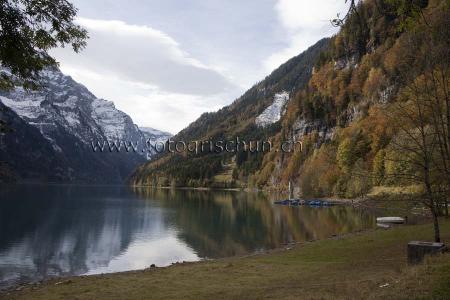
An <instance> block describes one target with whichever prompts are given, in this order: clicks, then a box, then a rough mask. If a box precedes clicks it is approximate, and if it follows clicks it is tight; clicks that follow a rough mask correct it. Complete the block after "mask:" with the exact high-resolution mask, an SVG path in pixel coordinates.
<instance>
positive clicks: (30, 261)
mask: <svg viewBox="0 0 450 300" xmlns="http://www.w3.org/2000/svg"><path fill="white" fill-rule="evenodd" d="M272 200H274V199H270V197H268V196H267V195H265V194H261V193H244V192H231V191H230V192H226V191H191V190H154V189H145V188H138V189H132V188H129V187H111V186H108V187H106V186H105V187H86V186H57V185H54V186H39V185H17V186H0V288H1V287H6V286H9V285H11V284H15V283H20V282H27V281H35V280H40V279H44V278H48V277H51V276H60V275H83V274H98V273H108V272H118V271H127V270H134V269H142V268H146V267H149V266H150V265H151V264H156V265H157V266H167V265H170V264H171V263H174V262H181V261H196V260H200V259H206V258H218V257H225V256H232V255H239V254H247V253H254V252H258V251H264V250H266V249H272V248H276V247H280V246H283V245H284V244H286V243H288V242H291V241H307V240H312V239H322V238H327V237H330V236H331V235H333V234H337V233H347V232H352V231H356V230H361V229H365V228H369V227H374V226H375V221H374V217H373V216H372V215H370V214H368V213H367V212H364V211H361V210H356V209H353V208H351V207H347V206H334V207H328V208H313V207H285V206H275V205H273V204H272Z"/></svg>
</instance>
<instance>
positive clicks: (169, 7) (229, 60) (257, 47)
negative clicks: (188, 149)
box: [51, 0, 346, 133]
mask: <svg viewBox="0 0 450 300" xmlns="http://www.w3.org/2000/svg"><path fill="white" fill-rule="evenodd" d="M72 2H73V3H74V5H75V6H76V7H77V8H78V9H79V11H78V15H77V19H76V22H77V23H78V24H80V25H81V26H83V27H84V28H86V29H87V30H88V32H89V36H90V38H89V40H88V44H87V47H86V48H85V49H84V50H83V51H82V52H80V53H78V54H76V53H74V52H73V51H71V49H70V48H58V49H55V50H52V52H51V54H52V55H54V56H55V57H56V59H57V60H58V61H59V62H60V67H61V70H62V71H63V72H64V73H65V74H67V75H70V76H72V78H74V79H75V80H76V81H78V82H80V83H82V84H83V85H85V86H86V87H87V88H88V89H89V90H90V91H91V92H93V93H94V94H95V95H96V96H97V97H99V98H103V99H106V100H110V101H113V102H114V104H115V106H116V108H118V109H120V110H122V111H124V112H125V113H127V114H129V115H130V116H131V118H132V119H133V121H134V122H135V123H136V124H138V125H139V126H145V127H153V128H156V129H160V130H164V131H168V132H171V133H177V132H178V131H180V130H181V129H183V128H185V127H186V126H188V125H189V123H191V122H193V121H194V120H195V119H197V118H198V117H199V116H200V115H201V114H202V113H204V112H211V111H216V110H218V109H219V108H221V107H223V106H225V105H228V104H230V103H231V102H233V101H234V100H235V99H236V98H238V97H239V96H240V95H242V94H243V92H245V91H246V90H247V89H249V88H250V87H251V86H252V85H253V84H255V83H257V82H258V81H260V80H262V79H264V77H266V76H267V75H269V74H270V73H271V72H272V71H273V70H274V69H276V68H277V67H278V66H279V65H281V64H282V63H284V62H285V61H287V60H288V59H289V58H291V57H293V56H296V55H298V54H299V53H301V52H302V51H304V50H306V49H307V48H308V47H309V46H311V45H313V44H314V43H315V42H317V41H318V40H320V39H321V38H323V37H327V36H331V35H333V34H334V33H335V32H336V31H337V29H336V28H334V27H333V26H331V24H330V21H329V20H330V19H332V18H334V17H336V15H337V13H343V12H344V11H345V8H346V4H345V0H314V1H312V0H226V1H224V0H126V1H125V0H72Z"/></svg>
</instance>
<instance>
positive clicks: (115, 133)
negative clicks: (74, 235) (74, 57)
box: [0, 69, 147, 182]
mask: <svg viewBox="0 0 450 300" xmlns="http://www.w3.org/2000/svg"><path fill="white" fill-rule="evenodd" d="M41 76H42V82H43V87H42V88H41V89H39V90H37V91H28V90H24V89H23V88H22V87H17V88H15V89H14V90H12V91H7V92H5V91H2V92H0V101H1V102H2V103H3V104H4V105H5V106H7V107H9V108H11V109H12V111H14V112H15V113H16V114H17V115H18V116H19V117H20V118H21V119H22V120H23V121H25V122H26V123H27V124H28V125H31V126H33V127H35V128H36V129H38V130H39V132H40V134H41V135H42V136H43V137H45V139H46V140H47V141H48V142H49V143H50V144H51V146H52V148H53V150H54V151H55V152H56V153H59V156H61V159H62V160H63V161H65V162H66V164H67V165H66V166H64V167H63V168H62V169H63V170H67V172H66V173H67V174H64V176H63V177H67V178H68V180H69V181H77V180H79V179H81V181H84V180H86V179H88V178H89V177H92V176H91V175H92V174H91V172H90V171H87V170H86V168H85V167H86V166H88V169H92V168H93V167H94V166H96V167H97V170H95V172H94V173H95V174H97V175H98V174H99V173H101V174H102V176H101V177H100V178H97V179H98V181H100V182H109V181H114V182H117V181H122V180H124V179H125V178H126V177H127V176H128V174H129V172H131V171H132V170H133V169H134V168H135V167H136V166H137V165H138V164H140V163H142V162H143V161H144V160H145V158H146V157H147V152H146V151H137V152H135V153H134V152H133V151H131V152H126V153H125V151H123V152H121V153H106V152H108V151H105V152H102V153H94V151H93V149H92V148H93V146H92V144H93V143H94V144H96V143H108V142H117V141H121V142H133V143H139V145H144V144H145V141H146V135H145V134H144V133H143V132H142V131H141V130H140V129H139V127H138V126H137V125H136V124H134V123H133V120H132V119H131V118H130V116H128V115H127V114H125V113H124V112H122V111H120V110H118V109H116V108H115V106H114V104H113V103H112V102H110V101H107V100H103V99H99V98H97V97H95V96H94V95H93V94H92V93H91V92H90V91H89V90H88V89H87V88H86V87H84V86H83V85H81V84H79V83H77V82H76V81H74V80H73V79H72V78H71V77H70V76H66V75H64V74H63V73H62V72H61V71H59V70H58V69H52V70H46V71H44V72H42V74H41ZM10 134H12V133H10ZM36 147H38V145H36ZM23 150H26V151H31V150H32V149H23ZM139 150H141V149H139ZM9 151H13V149H9ZM109 152H111V151H109ZM113 152H114V151H113ZM9 159H10V160H11V156H9ZM2 160H3V159H2V156H0V161H2ZM89 162H91V163H89ZM92 162H95V163H92ZM9 163H12V164H14V163H13V162H9ZM97 164H98V165H97ZM99 168H100V169H99ZM102 168H106V169H102ZM86 171H87V172H86ZM92 171H94V170H93V169H92ZM19 173H20V172H19ZM77 174H78V175H77ZM62 180H64V181H65V180H66V179H62ZM89 181H90V180H89Z"/></svg>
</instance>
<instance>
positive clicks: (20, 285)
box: [0, 227, 393, 296]
mask: <svg viewBox="0 0 450 300" xmlns="http://www.w3.org/2000/svg"><path fill="white" fill-rule="evenodd" d="M391 229H393V227H390V228H382V229H381V228H367V229H361V230H357V231H353V232H348V233H342V234H334V235H331V236H329V237H327V238H323V239H313V240H308V241H302V242H297V241H292V242H289V243H285V244H283V246H281V247H276V248H272V249H265V250H263V251H255V252H252V253H247V254H240V255H233V256H226V257H219V258H204V259H200V260H197V261H182V262H173V263H171V264H170V265H167V266H160V267H159V266H156V265H155V266H153V267H152V266H148V267H146V268H142V269H135V270H127V271H119V272H110V273H99V274H89V275H83V274H81V275H67V276H64V275H61V276H51V277H48V278H45V279H41V280H36V281H27V282H21V283H17V284H13V285H11V286H8V287H5V288H2V289H0V296H1V294H5V293H8V292H14V291H20V290H22V289H23V288H26V287H29V286H34V287H36V286H41V285H45V284H47V283H53V282H54V281H58V282H56V283H55V284H61V283H64V281H66V280H69V279H71V278H89V277H96V276H105V275H115V274H131V273H141V272H147V271H150V270H157V269H168V268H172V267H175V266H183V265H190V264H201V263H207V262H221V261H226V260H229V259H245V258H250V257H258V256H267V255H272V254H276V253H282V252H284V251H289V250H291V249H292V247H301V246H304V245H308V244H312V243H317V242H320V241H326V240H339V239H343V238H349V237H353V236H358V235H363V234H365V233H369V232H373V231H376V230H391Z"/></svg>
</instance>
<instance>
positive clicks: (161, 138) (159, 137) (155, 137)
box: [139, 127, 173, 143]
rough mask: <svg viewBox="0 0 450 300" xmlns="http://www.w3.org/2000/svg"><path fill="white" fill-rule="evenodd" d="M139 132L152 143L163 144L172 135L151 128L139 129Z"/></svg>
mask: <svg viewBox="0 0 450 300" xmlns="http://www.w3.org/2000/svg"><path fill="white" fill-rule="evenodd" d="M139 129H140V130H141V132H142V133H143V134H144V136H145V139H146V140H147V141H150V142H152V143H165V142H167V140H168V139H169V138H171V137H172V136H173V134H171V133H169V132H165V131H160V130H158V129H154V128H151V127H139Z"/></svg>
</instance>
